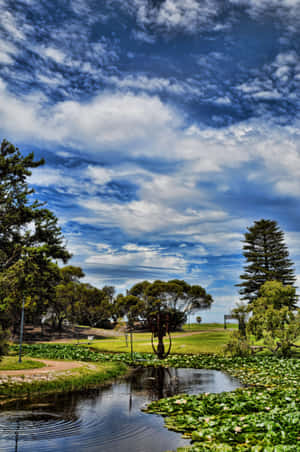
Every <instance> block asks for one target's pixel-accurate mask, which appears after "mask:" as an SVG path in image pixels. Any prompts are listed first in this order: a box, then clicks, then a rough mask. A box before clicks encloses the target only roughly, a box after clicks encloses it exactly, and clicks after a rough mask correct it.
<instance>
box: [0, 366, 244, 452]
mask: <svg viewBox="0 0 300 452" xmlns="http://www.w3.org/2000/svg"><path fill="white" fill-rule="evenodd" d="M238 386H239V384H238V382H237V381H236V380H234V379H231V378H230V377H228V376H226V375H224V374H222V373H221V372H216V371H207V370H200V369H199V370H196V369H164V368H148V369H144V368H139V369H136V370H135V371H134V372H133V373H132V375H131V376H130V377H128V378H126V379H125V380H122V381H119V382H116V383H113V384H111V385H109V386H108V387H106V388H102V389H101V390H91V391H88V392H85V393H77V394H74V393H73V394H66V395H55V396H52V397H51V398H50V399H47V398H44V399H41V400H39V403H35V404H31V405H27V406H26V405H24V403H23V404H22V403H20V402H19V404H18V406H16V407H15V409H14V410H9V411H6V412H2V413H0V438H1V439H0V451H5V452H10V451H15V452H16V451H18V452H27V451H28V452H29V451H30V452H32V451H36V450H38V449H40V448H42V449H43V452H52V451H64V452H65V451H71V450H72V452H77V451H78V452H80V451H89V452H96V451H101V452H127V451H128V452H163V451H165V450H176V449H177V448H178V447H180V446H184V445H187V444H189V442H188V441H187V440H183V439H182V438H181V437H180V435H179V434H177V433H175V432H170V431H168V430H167V429H166V428H164V427H163V423H164V421H163V418H161V417H160V416H154V415H149V414H146V413H144V412H142V411H141V408H142V406H144V405H146V404H147V403H149V401H152V400H156V399H158V398H161V397H167V396H171V395H174V394H179V393H190V394H192V393H193V394H194V393H199V392H221V391H224V390H226V391H228V390H233V389H235V388H236V387H238Z"/></svg>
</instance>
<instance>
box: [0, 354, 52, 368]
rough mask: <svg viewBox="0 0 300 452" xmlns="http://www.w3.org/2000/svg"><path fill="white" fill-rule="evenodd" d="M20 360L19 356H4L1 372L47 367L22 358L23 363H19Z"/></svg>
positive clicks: (1, 362)
mask: <svg viewBox="0 0 300 452" xmlns="http://www.w3.org/2000/svg"><path fill="white" fill-rule="evenodd" d="M18 359H19V358H18V356H4V357H3V359H2V361H0V371H4V370H25V369H39V368H41V367H45V364H44V363H42V362H40V361H34V360H32V359H27V358H22V362H21V363H19V362H18Z"/></svg>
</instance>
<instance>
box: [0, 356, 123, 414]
mask: <svg viewBox="0 0 300 452" xmlns="http://www.w3.org/2000/svg"><path fill="white" fill-rule="evenodd" d="M126 371H127V366H126V365H125V364H123V363H116V362H115V363H93V365H92V366H91V365H88V364H86V365H85V366H83V367H79V368H76V369H72V370H69V371H66V372H64V373H60V374H58V375H54V376H53V375H47V374H46V375H45V377H44V379H37V380H32V381H27V380H26V379H25V378H24V379H23V381H22V380H21V381H20V380H18V381H15V380H14V378H11V379H9V380H8V381H6V382H5V383H2V384H0V405H4V404H6V403H9V398H12V397H13V398H27V399H28V398H31V397H33V396H36V395H41V394H49V393H59V392H72V391H76V390H82V389H86V388H90V387H95V386H97V385H99V384H101V383H103V382H105V381H107V380H109V379H111V378H114V377H117V376H118V375H121V374H124V373H125V372H126Z"/></svg>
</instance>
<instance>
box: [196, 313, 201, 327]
mask: <svg viewBox="0 0 300 452" xmlns="http://www.w3.org/2000/svg"><path fill="white" fill-rule="evenodd" d="M196 320H197V323H198V325H200V323H201V322H202V317H200V315H197V317H196Z"/></svg>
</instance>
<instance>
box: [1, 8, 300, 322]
mask: <svg viewBox="0 0 300 452" xmlns="http://www.w3.org/2000/svg"><path fill="white" fill-rule="evenodd" d="M0 9H1V15H0V18H1V19H0V129H1V130H0V132H1V133H0V135H1V139H2V138H7V139H8V140H9V141H11V142H12V143H13V144H15V145H17V146H18V147H19V148H20V149H21V151H22V152H23V153H24V154H26V153H27V152H29V151H31V150H33V151H34V152H35V155H36V156H37V157H42V156H43V157H45V159H46V165H45V166H44V167H42V168H38V169H36V170H34V173H33V175H32V177H31V181H30V182H31V184H33V185H34V187H35V189H36V193H37V197H38V198H39V199H40V200H45V201H47V203H48V207H49V208H50V209H52V210H53V211H54V212H55V213H56V215H57V216H58V218H59V221H60V225H61V227H62V230H63V233H64V236H65V238H66V241H67V243H68V248H69V249H70V251H71V252H72V253H73V254H74V257H73V258H72V260H71V263H73V264H74V265H80V266H82V268H83V269H84V271H85V273H86V281H89V282H91V283H92V284H95V285H97V286H99V287H101V286H103V285H104V284H112V285H114V286H116V287H117V289H118V290H119V291H124V290H125V288H126V287H130V286H131V285H132V284H134V283H136V282H137V281H139V280H143V279H149V280H154V279H163V280H167V279H171V278H172V279H173V278H181V279H185V280H187V281H188V282H190V283H193V284H200V285H202V286H203V287H205V288H206V289H207V290H208V292H209V293H211V294H212V295H213V297H214V299H215V303H214V307H213V308H212V309H211V311H210V312H205V313H203V315H202V316H203V319H204V320H207V321H208V320H209V321H211V320H219V321H220V320H222V318H223V315H224V314H225V313H228V312H229V310H230V308H231V307H232V306H233V305H234V303H235V302H236V301H237V300H238V291H237V288H235V287H234V284H236V283H238V282H239V275H240V273H241V270H242V266H243V256H242V253H241V247H242V244H241V240H242V239H243V234H244V232H245V230H246V228H247V226H250V225H251V224H252V223H253V221H254V220H258V219H260V218H266V219H274V220H276V221H278V223H279V225H280V227H281V228H282V229H283V230H284V231H285V234H286V241H287V243H288V245H289V250H290V254H291V258H292V259H293V261H294V262H295V264H296V273H297V274H298V275H299V276H300V233H299V224H300V210H299V200H300V146H299V143H300V130H299V122H300V121H299V120H300V110H299V104H300V93H299V87H300V56H299V48H300V39H299V38H300V0H184V1H183V0H130V1H126V2H125V1H124V0H103V1H99V0H66V1H64V2H62V1H57V0H52V1H48V0H47V1H46V0H23V1H20V0H0Z"/></svg>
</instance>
